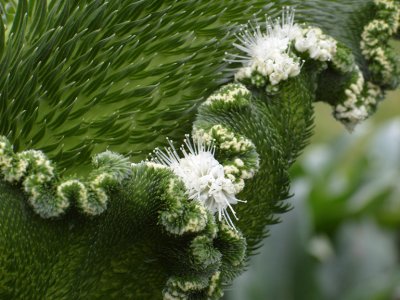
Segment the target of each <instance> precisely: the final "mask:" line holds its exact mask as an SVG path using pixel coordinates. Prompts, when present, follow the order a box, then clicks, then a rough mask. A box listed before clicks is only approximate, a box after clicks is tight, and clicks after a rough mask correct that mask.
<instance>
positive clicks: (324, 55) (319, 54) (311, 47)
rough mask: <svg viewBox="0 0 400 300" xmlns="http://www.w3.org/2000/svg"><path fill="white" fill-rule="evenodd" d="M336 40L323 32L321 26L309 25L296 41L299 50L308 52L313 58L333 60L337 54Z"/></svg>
mask: <svg viewBox="0 0 400 300" xmlns="http://www.w3.org/2000/svg"><path fill="white" fill-rule="evenodd" d="M336 44H337V43H336V41H335V40H334V39H333V38H331V37H329V36H327V35H326V34H324V33H323V32H322V30H321V29H320V28H316V27H308V28H305V29H303V33H302V34H301V35H298V36H297V37H296V39H295V41H294V45H295V48H296V50H297V51H299V52H307V53H308V54H309V56H310V58H311V59H314V60H319V61H331V60H332V58H333V57H334V56H335V54H336V47H337V45H336Z"/></svg>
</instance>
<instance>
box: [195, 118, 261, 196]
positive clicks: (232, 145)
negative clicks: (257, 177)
mask: <svg viewBox="0 0 400 300" xmlns="http://www.w3.org/2000/svg"><path fill="white" fill-rule="evenodd" d="M193 139H194V140H202V141H204V142H205V143H206V144H210V143H213V142H214V143H216V144H217V145H218V147H219V148H220V149H221V150H222V151H226V152H229V153H231V155H232V156H233V158H232V159H231V160H226V161H225V163H224V171H225V176H226V177H227V178H229V179H230V180H231V181H232V182H233V183H234V187H235V193H239V192H241V191H242V190H243V188H244V180H246V179H250V178H252V177H253V176H254V174H255V173H256V172H257V169H258V167H259V161H258V157H254V158H252V159H250V158H249V156H248V153H250V152H251V151H252V150H254V149H255V146H254V144H253V143H252V142H251V141H250V140H249V139H246V138H244V137H239V136H236V135H235V134H234V133H233V132H231V131H230V130H228V129H227V128H225V127H223V126H222V125H214V126H213V127H211V128H210V129H209V130H207V131H206V130H204V129H198V128H194V130H193Z"/></svg>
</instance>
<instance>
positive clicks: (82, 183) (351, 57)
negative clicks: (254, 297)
mask: <svg viewBox="0 0 400 300" xmlns="http://www.w3.org/2000/svg"><path fill="white" fill-rule="evenodd" d="M288 5H289V6H290V7H289V6H288ZM294 6H296V13H295V11H294V9H293V7H294ZM0 11H1V18H0V22H1V24H0V66H1V68H0V116H1V118H0V135H1V136H0V190H1V193H0V249H1V254H0V298H1V299H102V298H107V299H109V298H112V299H114V298H115V299H159V298H164V299H219V298H221V297H222V295H223V290H224V288H225V287H226V286H227V285H229V284H230V283H231V282H232V280H233V279H234V278H235V277H236V276H237V275H238V274H240V272H242V271H243V269H244V268H245V266H246V264H247V262H248V260H249V258H250V257H251V256H252V255H253V254H254V253H255V250H256V249H257V247H259V245H260V242H261V241H262V239H263V238H264V237H265V236H266V234H267V229H266V226H267V225H270V224H273V223H276V222H277V221H278V218H279V216H278V214H280V213H283V212H285V211H286V210H287V209H288V208H289V204H288V202H287V201H285V200H286V199H287V198H288V197H289V183H290V178H289V175H288V169H289V168H290V166H291V165H292V164H293V163H294V161H295V160H296V158H297V157H298V155H299V154H300V153H301V151H302V150H303V148H304V147H305V146H306V145H307V143H308V140H309V137H310V135H311V133H312V127H313V103H314V102H316V101H323V102H326V103H328V104H329V105H331V106H332V108H333V116H334V117H335V118H336V119H337V120H338V121H340V122H342V123H343V124H344V125H345V126H346V127H347V128H348V129H349V130H353V128H354V127H355V126H356V125H357V124H358V123H360V122H361V121H363V120H365V119H366V118H367V117H369V116H370V115H371V114H372V113H373V112H374V111H375V110H376V108H377V105H378V103H379V101H381V100H382V99H383V98H384V93H385V90H387V89H393V88H395V87H396V86H397V84H398V81H399V71H398V69H397V65H396V63H397V61H396V56H395V53H394V51H393V50H392V49H391V48H390V45H389V39H390V37H391V36H394V35H396V33H397V31H398V27H399V21H400V2H398V1H397V0H368V1H365V0H356V1H334V0H330V1H326V0H313V1H295V0H292V1H289V0H274V1H272V0H271V1H265V0H263V1H258V0H248V1H241V2H233V1H223V0H222V1H187V0H184V1H177V0H176V1H159V0H156V1H103V0H96V1H93V0H92V1H89V0H84V1H76V0H72V1H60V0H48V1H46V0H37V1H36V0H35V1H28V0H19V1H14V0H5V1H1V2H0ZM264 14H268V15H269V16H271V17H273V18H275V19H270V18H265V17H264ZM278 16H281V17H280V18H278ZM181 144H183V146H181V148H179V146H180V145H181ZM91 157H93V159H91Z"/></svg>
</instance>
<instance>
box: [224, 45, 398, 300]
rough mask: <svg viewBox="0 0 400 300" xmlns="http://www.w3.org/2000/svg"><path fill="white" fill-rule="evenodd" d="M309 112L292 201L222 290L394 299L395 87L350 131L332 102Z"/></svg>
mask: <svg viewBox="0 0 400 300" xmlns="http://www.w3.org/2000/svg"><path fill="white" fill-rule="evenodd" d="M397 48H398V49H399V50H400V47H398V45H397ZM315 116H316V118H315V120H316V126H315V135H314V136H313V138H312V142H311V144H310V146H309V147H307V148H306V150H305V152H304V153H303V155H302V156H301V157H300V159H299V161H298V162H297V163H296V165H295V166H294V168H293V169H292V178H293V184H292V192H293V194H294V196H293V197H292V198H291V199H289V202H290V203H291V204H292V206H293V209H292V210H291V211H290V212H288V213H286V214H284V215H282V216H281V220H282V222H281V223H280V224H277V225H274V226H271V227H270V236H269V237H268V238H267V239H265V241H264V245H263V246H262V247H261V248H260V249H259V252H260V254H259V255H258V256H255V257H254V258H253V259H252V260H251V264H250V267H249V269H248V270H247V272H245V273H244V274H243V275H242V276H241V277H240V278H238V279H237V280H236V282H235V283H234V284H233V286H232V287H230V289H229V290H228V291H227V293H226V295H225V299H229V300H270V299H271V300H292V299H295V300H298V299H299V300H313V299H318V300H320V299H323V300H325V299H326V300H342V299H343V300H371V299H373V300H378V299H379V300H386V299H390V300H395V299H400V260H399V258H400V91H395V92H391V93H388V95H387V97H386V100H385V101H383V102H382V103H381V104H380V106H379V109H378V111H377V113H376V114H375V115H374V116H372V117H371V118H370V119H369V120H368V121H366V122H365V123H363V124H362V125H360V126H358V127H357V128H356V130H355V131H354V132H353V133H348V132H347V131H346V130H345V128H344V127H343V126H342V125H341V124H340V123H338V122H337V121H335V120H334V119H333V117H331V108H330V107H329V106H328V105H324V104H322V103H317V104H316V113H315ZM248 217H251V216H248Z"/></svg>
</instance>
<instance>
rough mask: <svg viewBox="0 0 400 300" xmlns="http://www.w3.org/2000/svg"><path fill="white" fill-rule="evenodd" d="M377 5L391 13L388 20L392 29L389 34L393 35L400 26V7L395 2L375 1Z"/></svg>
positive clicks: (388, 0) (389, 0)
mask: <svg viewBox="0 0 400 300" xmlns="http://www.w3.org/2000/svg"><path fill="white" fill-rule="evenodd" d="M374 3H375V5H376V6H377V7H378V8H380V9H384V10H386V11H390V12H391V16H390V18H388V19H387V22H388V25H389V27H390V32H389V34H390V35H392V34H394V33H396V32H397V30H398V29H399V25H400V6H399V4H398V3H396V2H395V1H393V0H374Z"/></svg>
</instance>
